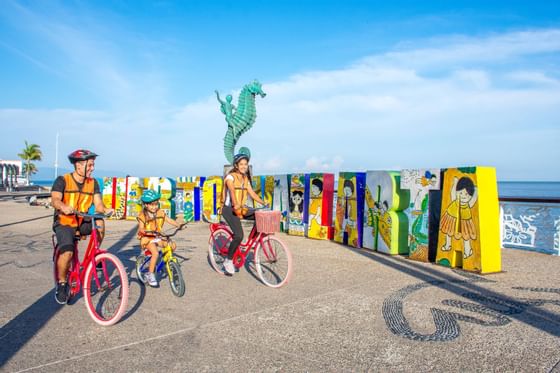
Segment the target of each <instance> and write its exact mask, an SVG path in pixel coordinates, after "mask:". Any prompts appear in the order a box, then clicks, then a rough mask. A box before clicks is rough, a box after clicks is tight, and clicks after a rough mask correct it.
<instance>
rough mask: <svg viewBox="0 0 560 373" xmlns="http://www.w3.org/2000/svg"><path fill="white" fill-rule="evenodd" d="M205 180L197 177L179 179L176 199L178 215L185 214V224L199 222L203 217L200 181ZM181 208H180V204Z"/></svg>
mask: <svg viewBox="0 0 560 373" xmlns="http://www.w3.org/2000/svg"><path fill="white" fill-rule="evenodd" d="M201 179H202V180H204V178H200V177H198V176H196V177H178V178H177V196H176V197H175V199H176V203H175V205H177V209H178V211H177V214H179V213H181V214H183V220H184V221H185V222H187V223H188V222H192V221H199V220H200V215H201V203H200V187H201V185H200V183H201V181H200V180H201ZM178 201H180V202H181V207H180V208H179V202H178Z"/></svg>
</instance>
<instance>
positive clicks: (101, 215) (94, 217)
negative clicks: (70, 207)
mask: <svg viewBox="0 0 560 373" xmlns="http://www.w3.org/2000/svg"><path fill="white" fill-rule="evenodd" d="M75 214H76V215H78V216H81V217H83V218H92V219H105V218H108V217H110V216H111V215H113V213H112V212H111V213H109V214H88V213H85V212H78V211H76V212H75Z"/></svg>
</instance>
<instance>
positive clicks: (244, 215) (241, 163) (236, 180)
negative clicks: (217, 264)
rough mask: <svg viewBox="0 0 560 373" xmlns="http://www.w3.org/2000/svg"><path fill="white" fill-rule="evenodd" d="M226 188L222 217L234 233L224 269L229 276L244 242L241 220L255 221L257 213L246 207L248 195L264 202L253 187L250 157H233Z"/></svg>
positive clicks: (238, 155) (237, 155)
mask: <svg viewBox="0 0 560 373" xmlns="http://www.w3.org/2000/svg"><path fill="white" fill-rule="evenodd" d="M224 183H225V185H226V186H225V188H224V195H225V198H224V199H225V200H224V201H223V202H224V203H223V207H222V216H223V217H224V219H225V221H226V222H227V223H228V225H229V226H230V227H231V230H232V232H233V240H232V241H231V243H230V245H229V250H228V256H227V258H226V260H225V261H224V269H225V270H226V272H227V273H228V274H229V275H233V274H234V273H235V267H234V265H233V261H232V259H233V254H235V251H236V250H237V247H238V246H239V244H240V243H241V241H242V240H243V228H242V227H241V219H247V220H254V219H255V211H254V210H253V209H250V208H248V207H247V206H245V203H246V202H247V195H250V196H251V198H252V199H253V200H254V201H257V202H258V203H260V204H261V205H265V204H266V202H264V201H263V200H262V199H261V198H260V197H259V196H258V195H257V194H256V193H255V192H254V191H253V188H252V186H251V172H250V171H249V156H248V155H247V154H236V155H235V156H234V157H233V169H232V170H231V171H229V172H228V174H227V175H226V177H225V178H224Z"/></svg>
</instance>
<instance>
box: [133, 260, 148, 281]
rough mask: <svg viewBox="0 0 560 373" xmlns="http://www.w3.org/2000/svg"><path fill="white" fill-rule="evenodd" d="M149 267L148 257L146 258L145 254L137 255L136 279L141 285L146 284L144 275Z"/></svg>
mask: <svg viewBox="0 0 560 373" xmlns="http://www.w3.org/2000/svg"><path fill="white" fill-rule="evenodd" d="M149 265H150V257H148V256H146V255H145V254H140V255H138V257H137V258H136V277H137V278H138V280H140V282H141V283H143V284H145V283H146V282H147V280H146V276H145V274H146V272H147V271H148V267H149Z"/></svg>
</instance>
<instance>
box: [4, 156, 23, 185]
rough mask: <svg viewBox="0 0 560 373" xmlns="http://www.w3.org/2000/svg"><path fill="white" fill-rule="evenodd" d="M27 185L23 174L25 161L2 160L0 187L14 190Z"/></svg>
mask: <svg viewBox="0 0 560 373" xmlns="http://www.w3.org/2000/svg"><path fill="white" fill-rule="evenodd" d="M22 185H27V180H26V178H25V175H24V174H23V161H12V160H2V159H0V187H3V188H13V187H17V186H22Z"/></svg>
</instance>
